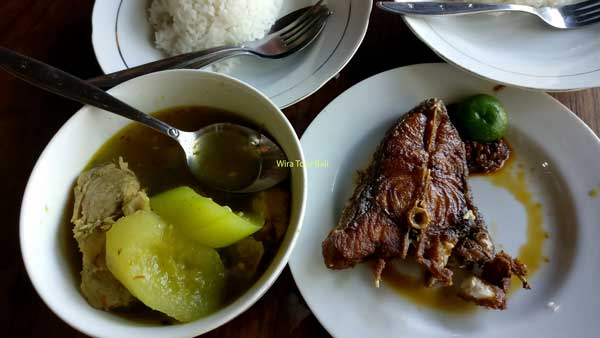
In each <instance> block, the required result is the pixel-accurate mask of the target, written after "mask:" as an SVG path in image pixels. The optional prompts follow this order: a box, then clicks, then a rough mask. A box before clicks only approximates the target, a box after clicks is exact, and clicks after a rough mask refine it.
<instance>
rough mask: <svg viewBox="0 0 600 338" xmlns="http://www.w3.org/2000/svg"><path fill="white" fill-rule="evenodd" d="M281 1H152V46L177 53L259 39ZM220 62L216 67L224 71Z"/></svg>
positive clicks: (276, 16)
mask: <svg viewBox="0 0 600 338" xmlns="http://www.w3.org/2000/svg"><path fill="white" fill-rule="evenodd" d="M282 1H283V0H153V1H152V4H151V5H150V8H149V15H150V17H149V20H150V23H151V24H152V26H153V27H154V30H155V43H156V47H157V48H158V49H160V50H162V51H164V52H165V53H166V54H168V55H178V54H182V53H189V52H194V51H199V50H204V49H207V48H211V47H217V46H224V45H239V44H241V43H243V42H246V41H252V40H256V39H260V38H262V37H263V36H265V34H266V33H267V32H268V31H269V29H270V28H271V26H272V25H273V24H274V23H275V21H276V20H277V18H278V15H279V11H280V9H281V4H282ZM226 63H229V64H231V62H226ZM220 64H221V67H219V69H218V70H219V71H223V70H225V69H223V68H224V67H223V63H220Z"/></svg>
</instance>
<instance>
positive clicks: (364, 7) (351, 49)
mask: <svg viewBox="0 0 600 338" xmlns="http://www.w3.org/2000/svg"><path fill="white" fill-rule="evenodd" d="M314 2H315V1H314V0H285V1H284V2H283V8H282V11H281V12H282V16H283V15H285V14H287V13H290V12H292V11H294V10H297V9H300V8H302V7H306V6H310V5H311V4H313V3H314ZM149 3H150V2H149V1H148V0H127V1H124V0H96V4H95V5H94V13H93V17H92V29H93V32H92V43H93V45H94V51H95V53H96V58H97V59H98V63H99V64H100V67H102V70H103V71H104V72H105V73H112V72H116V71H119V70H123V69H125V68H128V67H134V66H138V65H140V64H143V63H147V62H151V61H155V60H159V59H161V58H164V57H165V56H164V55H163V54H162V53H161V52H160V51H159V50H157V49H155V48H154V42H153V31H152V27H151V26H150V24H149V23H148V20H147V8H148V5H149ZM327 3H328V6H329V7H330V9H331V10H332V11H333V12H334V14H333V15H332V16H331V17H330V18H329V19H328V22H327V26H326V28H325V30H324V31H323V33H322V35H321V36H320V37H319V39H318V40H317V41H316V42H315V43H314V44H313V45H312V46H310V47H309V48H308V49H306V50H304V51H302V52H300V53H297V54H295V55H292V56H289V57H287V58H285V59H280V60H264V59H259V58H256V57H253V56H243V57H240V58H243V60H242V61H243V62H242V63H241V64H240V65H237V66H236V67H235V68H233V69H231V70H230V71H229V75H231V76H233V77H235V78H237V79H239V80H242V81H244V82H246V83H248V84H250V85H251V86H253V87H255V88H257V89H258V90H260V91H261V92H263V93H264V94H265V95H267V96H268V97H269V98H270V99H271V100H272V101H273V102H274V103H275V104H276V105H277V106H279V107H280V108H284V107H287V106H289V105H292V104H294V103H296V102H298V101H300V100H302V99H303V98H305V97H307V96H309V95H310V94H312V93H314V92H315V91H317V90H318V89H319V88H321V86H323V85H324V84H325V83H327V81H329V80H330V79H331V78H332V77H334V76H335V75H336V74H337V73H339V72H340V71H341V70H342V68H344V66H345V65H346V64H347V63H348V61H350V59H351V58H352V56H353V55H354V53H355V52H356V50H357V49H358V47H359V46H360V44H361V42H362V40H363V38H364V36H365V33H366V31H367V26H368V24H369V15H370V13H371V7H372V2H371V1H365V0H329V1H328V2H327Z"/></svg>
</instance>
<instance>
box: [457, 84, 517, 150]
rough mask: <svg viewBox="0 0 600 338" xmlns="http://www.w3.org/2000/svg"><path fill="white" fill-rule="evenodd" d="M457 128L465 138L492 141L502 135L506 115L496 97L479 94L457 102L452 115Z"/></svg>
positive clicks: (506, 118)
mask: <svg viewBox="0 0 600 338" xmlns="http://www.w3.org/2000/svg"><path fill="white" fill-rule="evenodd" d="M454 120H455V122H456V123H457V124H458V126H457V127H458V129H459V130H460V131H461V132H462V134H463V136H464V137H465V138H467V139H470V140H473V141H477V142H492V141H495V140H498V139H500V138H502V136H504V133H505V132H506V129H507V127H508V116H507V115H506V111H505V110H504V107H502V104H501V103H500V101H498V99H497V98H495V97H493V96H490V95H486V94H479V95H475V96H471V97H469V98H467V99H466V100H464V101H462V102H461V103H459V104H458V108H457V110H456V113H455V116H454Z"/></svg>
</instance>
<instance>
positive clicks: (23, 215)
mask: <svg viewBox="0 0 600 338" xmlns="http://www.w3.org/2000/svg"><path fill="white" fill-rule="evenodd" d="M166 72H170V73H176V72H179V73H196V74H200V73H202V74H210V75H211V76H215V77H220V78H222V79H224V80H225V81H231V82H232V83H233V84H234V85H236V86H241V87H245V88H246V89H248V90H249V91H251V92H252V93H253V94H255V95H257V96H259V97H260V98H261V99H262V100H264V102H266V103H268V104H269V105H271V106H272V107H273V109H274V110H275V111H277V112H278V113H279V114H278V115H279V118H280V119H281V120H282V121H283V122H284V123H285V125H286V126H287V129H288V130H287V132H288V133H289V134H290V135H294V136H295V137H294V140H293V146H294V147H295V148H297V149H296V151H298V154H299V155H300V160H301V161H302V162H304V153H303V151H302V146H301V144H300V140H299V139H298V137H297V135H296V132H295V130H294V128H293V127H292V125H291V124H290V122H289V120H288V119H287V118H286V117H285V115H284V114H283V113H282V112H281V110H280V109H279V108H278V107H277V106H276V105H275V104H273V102H272V101H271V100H270V99H269V98H267V97H266V96H265V95H264V94H262V93H261V92H260V91H258V90H256V89H254V88H253V87H251V86H249V85H247V84H246V83H244V82H242V81H240V80H238V79H235V78H233V77H230V76H228V75H224V74H218V73H212V72H206V71H199V70H186V69H182V70H168V71H163V72H157V73H153V74H147V75H144V76H141V77H138V78H136V79H133V80H130V81H140V80H144V79H145V78H152V77H153V76H156V75H160V73H166ZM130 81H127V82H124V83H122V84H120V85H118V86H115V87H114V88H113V89H111V90H109V93H110V92H112V91H116V90H119V88H121V87H122V86H126V85H127V84H128V83H129V82H130ZM89 108H90V107H89V106H87V105H86V106H84V107H82V108H81V109H79V110H78V111H77V112H76V113H75V114H74V115H73V116H72V117H71V118H69V120H67V122H65V124H64V125H63V126H62V127H61V128H60V129H59V130H58V132H57V133H56V134H55V135H54V136H53V137H52V139H51V140H50V142H48V144H47V145H46V147H45V148H44V150H43V152H42V153H41V155H40V156H39V158H38V160H37V161H36V164H35V166H34V168H33V170H32V172H31V174H30V178H29V179H28V183H27V186H26V188H25V192H24V194H23V199H22V203H21V212H20V219H19V241H20V247H21V257H22V259H23V263H24V265H25V270H26V271H27V275H28V276H29V279H30V280H31V283H32V285H33V287H34V289H35V290H36V292H37V294H38V295H39V297H40V298H41V299H42V301H43V302H44V303H45V304H46V306H48V308H50V310H51V311H52V312H54V313H55V314H56V315H57V316H58V317H59V318H61V319H62V320H63V321H64V322H66V323H67V324H69V325H70V326H71V327H73V328H75V329H77V330H78V331H80V332H82V333H84V334H87V335H90V336H95V332H94V331H92V330H90V329H88V328H87V327H86V326H85V325H83V324H84V323H80V322H75V321H73V320H71V318H70V317H69V316H68V315H67V314H66V312H65V311H64V310H62V308H61V306H60V300H58V299H53V298H52V297H50V296H48V295H47V294H45V293H44V292H40V291H41V290H44V287H43V284H44V279H43V277H44V276H42V275H39V274H37V273H36V268H35V266H32V265H31V264H30V263H29V262H28V260H27V259H26V258H25V257H26V256H27V255H28V254H29V255H30V254H33V253H34V252H35V248H31V247H30V246H29V245H28V241H27V239H26V238H25V232H24V230H23V228H24V224H28V223H29V224H31V222H29V221H28V219H29V217H28V215H27V211H26V210H29V205H28V201H29V200H31V199H32V198H31V197H30V195H31V194H32V190H34V188H33V187H32V186H31V185H30V181H31V178H32V177H34V176H37V175H40V173H38V167H39V166H40V163H41V162H43V161H46V157H47V156H48V155H47V153H48V148H50V147H51V146H52V145H53V144H54V143H55V140H56V139H57V138H58V137H59V136H60V135H62V134H64V133H66V131H67V130H68V129H69V126H70V125H71V124H72V123H73V120H74V119H75V118H76V116H77V115H78V114H80V112H81V111H82V110H84V109H89ZM111 136H112V135H109V136H108V137H107V139H106V140H108V138H110V137H111ZM299 172H300V177H299V180H300V182H301V187H300V191H299V192H296V193H297V194H301V195H300V198H299V201H300V202H299V210H298V214H297V215H296V219H295V220H294V219H290V225H291V224H295V225H296V229H295V231H293V232H290V231H289V229H290V228H288V231H287V232H286V235H285V237H284V238H283V239H282V245H283V243H284V242H286V241H289V245H288V247H287V248H286V249H285V251H284V253H283V254H282V255H281V256H280V257H279V259H278V260H277V257H274V258H273V261H271V263H270V265H269V267H268V268H267V270H266V271H268V270H270V269H272V273H271V274H270V275H268V276H267V275H266V273H265V274H263V275H262V276H261V277H260V278H259V279H258V280H257V281H256V282H255V283H254V285H253V286H251V287H250V288H249V289H248V290H247V291H246V292H245V293H244V294H243V295H241V296H240V297H238V298H237V299H236V300H235V301H234V302H232V303H230V304H228V305H227V306H225V307H224V308H222V309H220V310H218V311H217V312H215V313H213V314H211V315H210V316H209V317H211V316H216V315H218V314H221V313H224V312H227V314H226V315H221V316H220V317H218V318H217V320H215V322H214V323H212V324H211V325H206V326H204V327H198V328H196V329H195V330H194V331H195V332H194V333H193V334H192V335H187V334H169V333H168V332H162V331H160V330H161V329H162V330H165V329H168V328H169V327H178V326H182V325H186V326H194V323H195V322H197V321H193V322H190V323H184V324H178V325H176V326H166V327H160V328H158V327H149V328H148V329H146V328H144V329H140V330H143V331H144V332H143V333H144V336H145V337H161V338H162V337H191V336H195V335H199V334H203V333H206V332H209V331H211V330H214V329H215V328H217V327H219V326H221V325H223V324H225V323H227V322H229V321H231V320H232V319H234V318H235V317H237V316H239V315H240V314H241V313H243V312H244V311H246V310H247V309H248V308H250V307H251V306H252V305H254V303H256V302H257V301H258V300H259V299H260V298H261V297H262V296H263V295H264V294H265V293H266V292H267V291H268V290H269V288H270V287H271V286H272V285H273V284H274V283H275V281H276V280H277V278H278V277H279V276H280V275H281V272H282V271H283V269H284V268H285V266H286V265H287V263H288V260H289V257H290V254H291V252H292V250H293V248H294V246H295V245H296V241H297V239H298V235H299V234H300V230H301V228H302V224H303V220H304V213H305V207H306V197H307V192H306V184H307V180H306V177H307V175H306V168H301V169H300V170H299ZM290 236H291V238H288V237H290ZM281 249H282V247H280V249H279V250H281ZM82 297H83V296H82ZM204 318H208V317H204ZM204 318H201V319H199V320H202V319H204ZM150 330H156V333H153V332H149V331H150ZM190 330H193V329H190ZM190 330H188V331H190ZM159 331H160V332H159ZM182 331H183V330H182Z"/></svg>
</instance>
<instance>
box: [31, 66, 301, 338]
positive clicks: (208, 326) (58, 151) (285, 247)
mask: <svg viewBox="0 0 600 338" xmlns="http://www.w3.org/2000/svg"><path fill="white" fill-rule="evenodd" d="M110 93H111V94H113V95H114V96H116V97H118V98H120V99H122V100H123V101H125V102H127V103H129V104H130V105H132V106H133V107H136V108H138V109H140V110H141V111H144V112H155V111H158V110H162V109H165V108H169V107H174V106H182V105H204V106H212V107H216V108H221V109H225V110H229V111H232V112H235V113H238V114H239V115H241V116H244V117H245V118H247V119H248V120H250V121H252V122H254V123H255V124H256V125H261V126H264V127H265V128H266V130H267V131H268V132H269V133H270V135H272V137H273V138H274V139H275V140H276V141H277V142H278V144H279V145H280V146H281V147H282V148H283V150H284V151H285V153H286V154H287V156H288V158H289V159H298V160H301V161H303V160H304V157H303V154H302V149H301V146H300V142H299V140H298V137H297V136H296V133H295V132H294V129H293V128H292V126H291V125H290V123H289V122H288V120H287V119H286V117H285V116H284V115H283V114H282V113H281V111H280V110H279V109H278V108H277V107H276V106H275V105H274V104H273V103H272V102H271V101H269V99H268V98H267V97H265V96H264V95H263V94H261V93H259V92H258V91H256V90H255V89H253V88H252V87H250V86H248V85H246V84H244V83H242V82H240V81H238V80H235V79H233V78H231V77H228V76H224V75H219V74H215V73H209V72H199V71H194V70H176V71H165V72H160V73H154V74H150V75H146V76H143V77H139V78H136V79H134V80H131V81H128V82H126V83H123V84H122V85H120V86H118V87H116V88H114V89H112V90H111V91H110ZM128 123H130V121H129V120H126V119H124V118H122V117H120V116H117V115H114V114H111V113H107V112H105V111H102V110H100V109H97V108H94V107H90V106H85V107H83V108H82V109H81V110H80V111H79V112H77V113H76V114H75V115H74V116H73V117H72V118H71V119H69V121H67V123H66V124H65V125H64V126H63V127H62V128H61V129H60V130H59V131H58V133H57V134H56V135H55V136H54V138H53V139H52V140H51V141H50V143H49V144H48V146H47V147H46V149H45V150H44V152H43V153H42V155H41V156H40V158H39V160H38V162H37V164H36V165H35V168H34V169H33V172H32V174H31V177H30V178H29V182H28V184H27V188H26V190H25V195H24V197H23V203H22V206H21V220H20V241H21V253H22V255H23V260H24V262H25V267H26V269H27V273H28V274H29V277H30V278H31V281H32V283H33V286H34V287H35V289H36V291H37V292H38V294H39V295H40V297H41V298H42V299H43V300H44V302H45V303H46V304H47V305H48V306H49V307H50V309H52V311H54V312H55V313H56V314H57V315H58V316H59V317H60V318H62V319H63V320H64V321H65V322H67V323H68V324H69V325H71V326H73V327H74V328H76V329H78V330H80V331H82V332H84V333H86V334H88V335H92V336H100V337H128V338H129V337H136V336H138V337H157V338H158V337H169V338H172V337H191V336H196V335H198V334H201V333H204V332H207V331H210V330H212V329H214V328H216V327H218V326H220V325H222V324H224V323H226V322H227V321H229V320H231V319H233V318H234V317H236V316H237V315H239V314H240V313H242V312H243V311H244V310H246V309H247V308H249V307H250V306H251V305H252V304H254V303H255V302H256V301H257V300H258V299H259V298H260V297H261V296H262V295H263V294H264V293H265V292H266V291H267V289H268V288H269V287H270V286H271V285H272V284H273V283H274V282H275V280H276V279H277V277H278V276H279V274H280V273H281V271H282V270H283V268H284V267H285V265H286V263H287V261H288V257H289V254H290V252H291V250H292V248H293V246H294V243H295V242H296V238H297V236H298V233H299V232H300V226H301V224H302V218H303V215H304V206H305V200H306V170H305V168H292V169H291V189H292V205H291V217H290V224H289V227H288V230H287V233H286V235H285V237H284V239H283V242H282V243H281V246H280V248H279V250H278V252H277V255H276V256H275V258H274V259H273V261H272V262H271V264H270V265H269V267H268V268H267V270H266V271H265V272H264V274H263V275H262V276H261V277H260V279H259V280H258V281H257V282H256V283H255V284H254V285H253V286H252V287H251V288H250V289H249V290H248V291H247V292H246V293H244V294H243V295H242V296H241V297H240V298H238V299H237V300H236V301H235V302H233V303H232V304H230V305H228V306H226V307H225V308H223V309H221V310H219V311H218V312H216V313H214V314H212V315H210V316H208V317H204V318H201V319H199V320H196V321H194V322H191V323H186V324H178V325H171V326H155V325H150V324H144V323H141V322H136V321H132V320H128V319H126V318H124V317H120V316H119V315H115V314H112V313H109V312H104V311H100V310H96V309H94V308H92V307H91V306H90V305H88V303H87V302H86V300H85V298H84V297H83V296H82V294H81V293H80V291H79V282H80V279H79V273H78V272H75V269H74V268H73V267H72V257H71V252H72V250H73V249H72V247H71V245H72V244H73V243H72V241H69V235H70V227H69V226H67V225H66V222H67V221H68V219H69V216H70V213H71V205H70V201H71V200H70V197H71V194H72V188H73V184H74V182H75V179H76V178H77V176H78V175H79V174H80V173H81V171H82V170H83V169H84V167H85V166H86V164H87V163H88V161H89V160H90V159H91V157H92V156H93V154H94V153H95V152H96V151H97V150H98V149H99V148H100V147H101V146H102V145H103V144H104V142H106V141H107V140H108V139H109V138H110V137H111V136H112V135H114V134H115V133H116V132H118V131H119V130H120V129H121V128H123V127H124V126H125V125H127V124H128Z"/></svg>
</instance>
